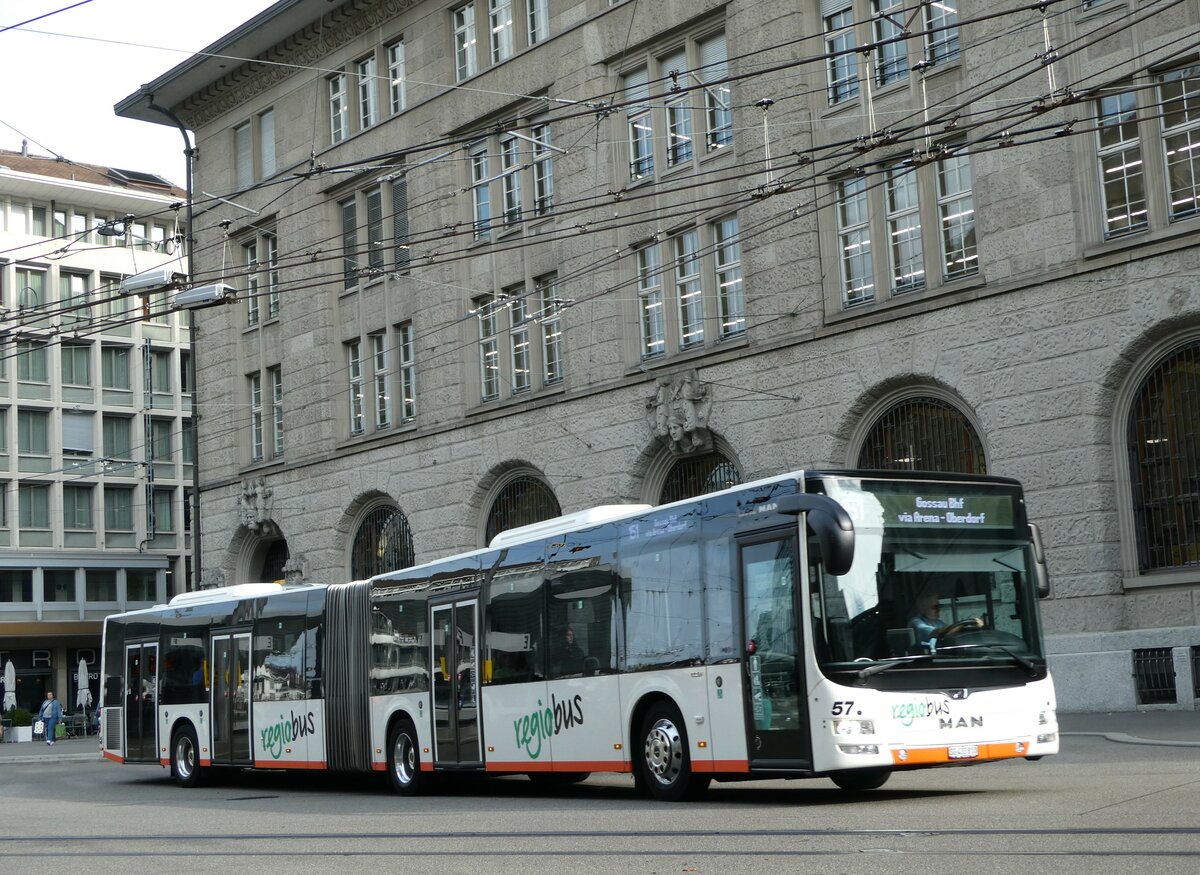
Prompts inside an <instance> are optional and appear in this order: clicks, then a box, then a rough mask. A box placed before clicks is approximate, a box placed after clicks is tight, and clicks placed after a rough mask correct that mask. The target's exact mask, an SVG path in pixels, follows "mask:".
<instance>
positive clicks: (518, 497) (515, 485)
mask: <svg viewBox="0 0 1200 875" xmlns="http://www.w3.org/2000/svg"><path fill="white" fill-rule="evenodd" d="M561 515H562V510H561V509H560V508H559V504H558V499H557V498H555V497H554V493H553V492H551V491H550V487H549V486H547V485H546V484H545V483H543V482H542V481H541V480H538V479H537V478H535V477H528V476H523V477H517V478H515V479H514V480H511V481H509V483H508V484H507V485H505V487H504V488H503V489H501V490H500V494H499V495H497V496H496V498H495V500H494V501H493V502H492V508H491V510H490V511H488V518H487V528H486V530H485V539H486V543H489V544H490V543H491V542H492V538H494V537H496V535H498V534H500V533H501V532H505V531H508V530H509V529H515V528H518V527H519V526H528V525H532V524H533V523H540V522H541V521H542V520H548V519H553V518H554V517H556V516H561Z"/></svg>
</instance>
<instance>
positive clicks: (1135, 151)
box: [1096, 91, 1149, 237]
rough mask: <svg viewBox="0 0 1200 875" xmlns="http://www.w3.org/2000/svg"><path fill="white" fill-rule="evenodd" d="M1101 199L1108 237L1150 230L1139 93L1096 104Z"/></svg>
mask: <svg viewBox="0 0 1200 875" xmlns="http://www.w3.org/2000/svg"><path fill="white" fill-rule="evenodd" d="M1096 106H1097V118H1096V137H1097V140H1098V143H1099V149H1098V158H1099V164H1100V197H1101V200H1102V201H1103V209H1104V236H1105V237H1116V236H1119V235H1121V234H1128V233H1131V232H1133V231H1141V230H1143V229H1145V228H1146V227H1147V218H1148V215H1149V213H1148V210H1147V208H1146V181H1145V176H1144V173H1145V167H1144V165H1143V162H1142V145H1141V141H1140V140H1139V139H1138V120H1137V92H1136V91H1125V92H1122V93H1120V94H1110V95H1107V96H1105V97H1101V98H1100V99H1099V100H1098V101H1096Z"/></svg>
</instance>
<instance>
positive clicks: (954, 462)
mask: <svg viewBox="0 0 1200 875" xmlns="http://www.w3.org/2000/svg"><path fill="white" fill-rule="evenodd" d="M858 466H859V467H860V468H876V469H883V470H891V471H896V470H907V471H945V472H952V473H959V474H986V473H987V462H986V461H985V460H984V458H983V444H982V443H981V442H980V440H979V435H977V434H976V433H975V429H974V428H973V427H972V426H971V423H970V422H968V421H967V418H966V417H965V416H963V414H962V412H961V411H960V410H959V409H958V408H957V407H955V406H954V405H953V404H951V403H950V402H948V401H943V400H942V399H941V398H934V397H931V396H928V395H925V396H919V397H915V398H905V399H904V400H903V401H900V402H897V403H896V404H893V405H892V406H891V407H889V408H888V409H887V410H885V411H884V412H883V413H882V414H880V416H879V418H878V419H876V420H875V422H874V424H872V426H871V429H870V431H868V432H867V436H866V438H865V439H864V440H863V443H862V449H861V450H860V451H859V454H858Z"/></svg>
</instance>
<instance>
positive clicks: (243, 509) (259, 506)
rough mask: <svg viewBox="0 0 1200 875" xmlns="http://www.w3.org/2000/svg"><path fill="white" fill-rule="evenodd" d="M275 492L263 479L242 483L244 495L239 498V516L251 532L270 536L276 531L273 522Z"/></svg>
mask: <svg viewBox="0 0 1200 875" xmlns="http://www.w3.org/2000/svg"><path fill="white" fill-rule="evenodd" d="M272 495H273V491H272V489H271V487H270V486H268V485H267V481H266V480H265V479H263V478H262V477H258V478H256V479H254V480H246V481H244V482H243V483H242V493H241V495H239V496H238V515H239V516H240V517H241V521H242V525H244V526H245V527H246V528H247V529H248V530H250V531H251V532H257V533H258V534H260V535H269V534H271V533H272V532H271V530H272V529H274V527H275V526H274V523H273V522H271V496H272Z"/></svg>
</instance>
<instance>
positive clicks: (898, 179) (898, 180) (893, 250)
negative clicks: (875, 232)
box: [884, 165, 925, 292]
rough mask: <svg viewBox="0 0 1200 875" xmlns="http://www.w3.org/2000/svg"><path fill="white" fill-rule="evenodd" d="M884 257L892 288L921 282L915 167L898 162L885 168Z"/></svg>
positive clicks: (906, 288) (902, 289)
mask: <svg viewBox="0 0 1200 875" xmlns="http://www.w3.org/2000/svg"><path fill="white" fill-rule="evenodd" d="M884 196H885V197H886V198H887V232H888V244H889V245H888V258H889V266H890V268H891V272H892V289H893V290H895V291H896V292H907V291H911V290H912V289H919V288H921V287H922V286H923V285H925V257H924V253H923V251H922V247H921V214H920V211H919V204H918V202H917V171H916V170H915V169H914V168H912V167H906V166H904V165H900V166H898V167H893V168H892V169H891V170H889V171H888V176H887V190H886V192H885V195H884Z"/></svg>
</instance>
